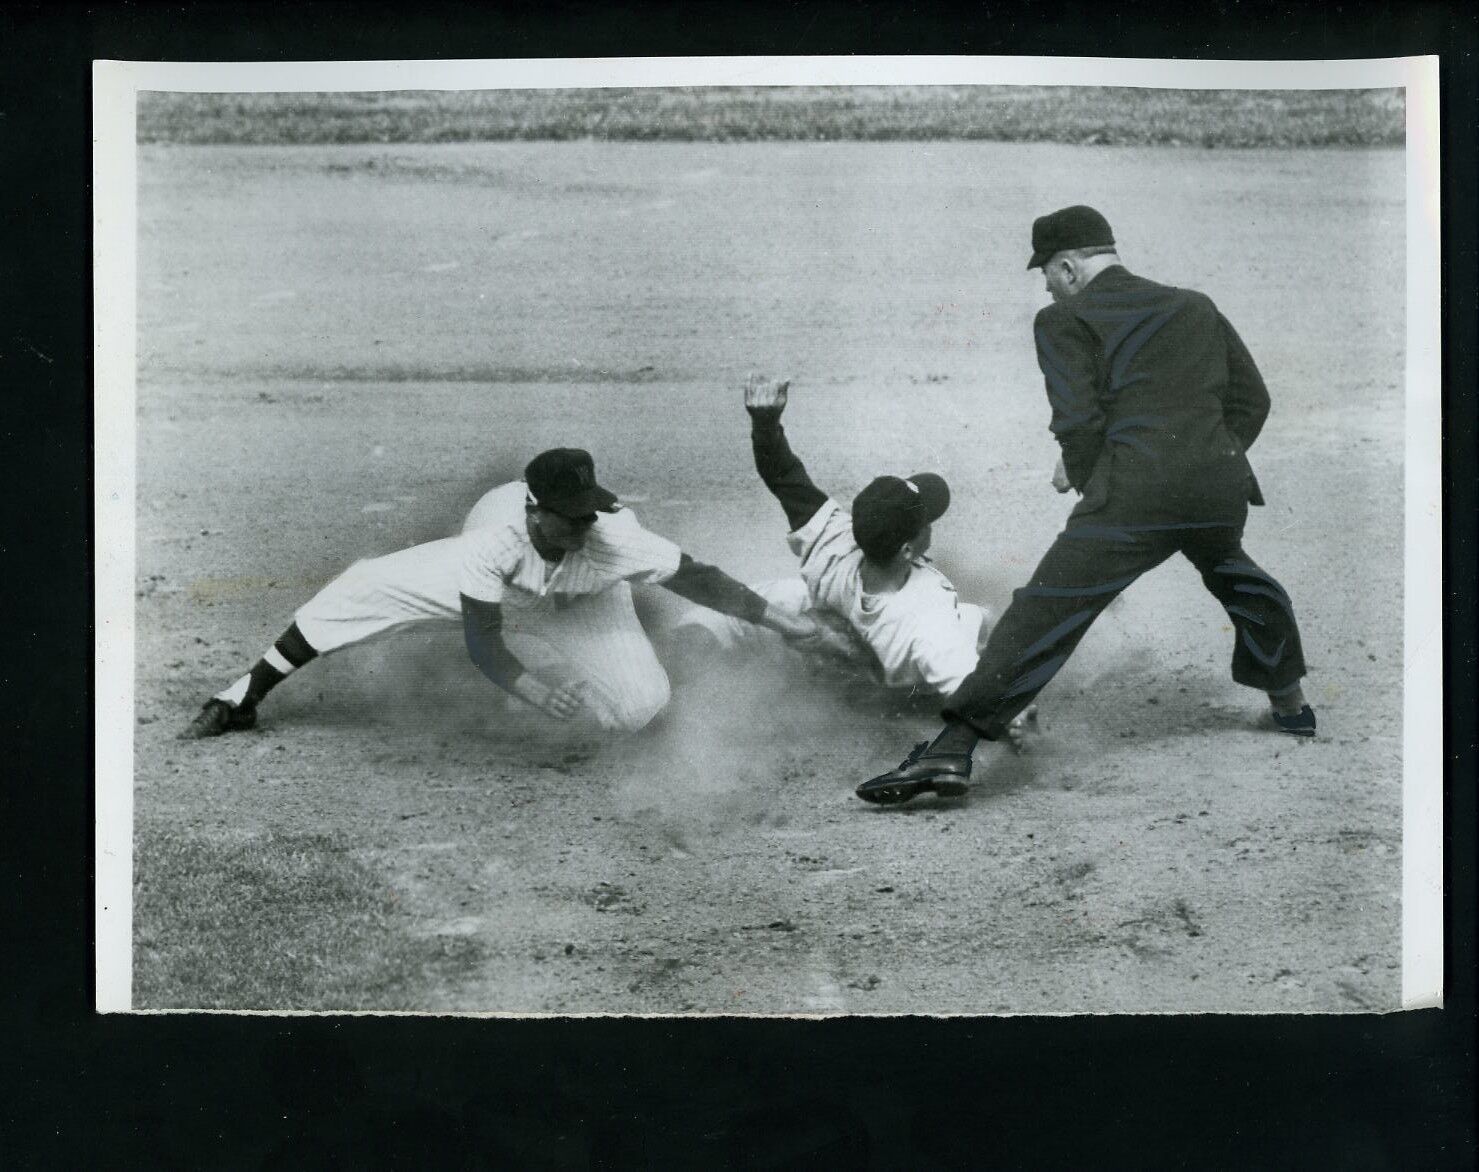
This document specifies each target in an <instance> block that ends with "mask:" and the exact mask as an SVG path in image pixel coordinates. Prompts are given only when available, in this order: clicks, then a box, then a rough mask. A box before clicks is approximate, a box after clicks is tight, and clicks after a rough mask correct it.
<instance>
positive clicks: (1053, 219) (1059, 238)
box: [1027, 204, 1114, 269]
mask: <svg viewBox="0 0 1479 1172" xmlns="http://www.w3.org/2000/svg"><path fill="white" fill-rule="evenodd" d="M1113 243H1114V233H1113V232H1111V231H1110V229H1109V221H1108V220H1106V219H1105V218H1104V217H1103V216H1101V215H1100V214H1099V213H1098V212H1096V211H1095V210H1094V209H1093V208H1091V207H1087V206H1085V205H1084V204H1074V205H1073V207H1071V208H1059V209H1058V210H1057V211H1056V212H1049V213H1048V214H1047V215H1046V216H1039V217H1038V218H1037V219H1035V220H1033V221H1032V259H1031V260H1029V261H1028V262H1027V267H1028V268H1029V269H1036V268H1041V267H1042V266H1043V265H1044V264H1046V263H1047V261H1048V259H1049V258H1050V257H1051V256H1052V255H1053V254H1054V253H1058V252H1064V251H1066V250H1068V249H1070V248H1098V247H1102V246H1104V245H1111V244H1113Z"/></svg>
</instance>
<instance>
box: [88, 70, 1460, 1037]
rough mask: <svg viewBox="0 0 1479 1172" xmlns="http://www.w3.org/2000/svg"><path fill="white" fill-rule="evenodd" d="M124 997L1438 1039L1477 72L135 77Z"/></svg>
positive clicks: (103, 727)
mask: <svg viewBox="0 0 1479 1172" xmlns="http://www.w3.org/2000/svg"><path fill="white" fill-rule="evenodd" d="M95 69H96V72H95V79H96V82H97V90H96V98H95V101H96V103H97V104H96V106H95V116H96V122H97V127H98V137H97V140H96V146H95V169H96V175H97V180H98V182H97V186H96V189H95V198H96V201H97V203H96V219H97V228H98V232H97V238H96V251H95V264H96V274H97V282H98V283H97V344H98V351H97V361H98V366H97V371H98V373H97V400H96V429H97V430H96V445H97V484H96V532H95V538H96V542H95V544H96V549H97V591H98V593H97V607H98V611H97V631H98V645H97V664H96V667H97V713H96V716H97V729H98V821H97V849H98V854H97V864H98V866H97V883H98V886H97V909H98V911H97V915H98V921H97V931H98V974H97V991H98V1006H99V1008H100V1009H102V1010H105V1011H134V1012H138V1011H204V1010H210V1011H222V1010H228V1011H269V1012H286V1011H310V1012H350V1011H356V1012H357V1011H363V1012H376V1013H434V1014H492V1015H510V1016H521V1017H523V1016H580V1015H654V1016H658V1015H660V1016H690V1015H691V1016H713V1015H726V1016H732V1015H740V1016H766V1017H770V1016H787V1017H825V1016H842V1015H906V1014H907V1015H952V1016H953V1015H967V1016H975V1015H1003V1014H1104V1013H1134V1014H1146V1013H1254V1014H1270V1013H1279V1014H1285V1013H1322V1014H1324V1013H1372V1012H1387V1011H1394V1010H1399V1009H1403V1008H1411V1007H1414V1006H1421V1005H1434V1004H1439V1003H1440V1002H1441V999H1442V986H1441V978H1442V964H1443V954H1442V934H1441V927H1442V908H1441V872H1442V853H1441V846H1442V842H1441V833H1440V817H1441V800H1442V799H1441V794H1442V788H1441V787H1442V777H1441V768H1442V760H1441V742H1440V736H1441V729H1442V689H1441V664H1442V660H1441V651H1442V637H1443V632H1442V624H1441V614H1440V606H1441V596H1440V588H1439V580H1438V571H1437V565H1438V548H1439V536H1438V526H1439V521H1440V514H1439V488H1438V485H1439V480H1438V477H1439V424H1438V397H1439V383H1438V377H1439V372H1438V353H1437V345H1438V339H1439V330H1438V273H1437V261H1438V252H1437V230H1438V225H1437V195H1436V182H1437V174H1438V168H1437V154H1436V127H1437V121H1436V97H1435V92H1436V90H1435V85H1436V65H1435V64H1434V62H1433V60H1432V59H1419V58H1410V59H1394V60H1387V61H1379V62H1378V61H1372V62H1359V61H1350V62H1333V63H1332V62H1327V63H1321V64H1307V63H1298V62H1283V63H1277V64H1264V65H1258V64H1256V63H1243V64H1236V63H1220V64H1219V63H1215V62H1173V61H1166V62H1151V61H1138V62H1114V61H1107V60H1105V61H1097V62H1096V61H1092V60H1083V61H1076V62H1069V61H1068V60H1066V59H1060V60H1054V59H1049V58H1020V59H1006V58H1002V59H992V58H979V59H975V58H960V59H954V60H952V59H938V58H931V59H916V60H914V61H907V60H897V59H869V58H852V59H828V58H813V59H805V58H795V59H788V58H763V59H762V58H754V59H748V58H734V59H713V60H709V61H698V60H687V61H680V60H677V59H674V60H671V61H666V62H665V61H662V60H647V61H639V60H628V61H620V60H617V61H605V62H593V61H590V62H580V61H565V62H537V61H523V62H497V61H489V62H462V63H437V62H425V61H422V62H399V63H395V62H385V63H374V64H358V65H349V64H344V63H337V64H330V63H322V64H319V65H296V66H292V67H284V66H274V67H267V66H248V65H230V64H223V63H218V64H214V65H184V64H176V65H170V64H165V63H155V64H149V65H144V64H131V63H123V62H99V63H98V64H97V65H96V67H95Z"/></svg>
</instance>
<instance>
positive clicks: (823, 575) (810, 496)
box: [679, 375, 1035, 747]
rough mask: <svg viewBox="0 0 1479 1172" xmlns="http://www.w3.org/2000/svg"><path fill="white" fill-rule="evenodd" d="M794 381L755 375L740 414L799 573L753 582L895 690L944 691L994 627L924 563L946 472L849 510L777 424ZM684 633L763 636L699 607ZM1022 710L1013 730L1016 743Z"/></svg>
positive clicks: (723, 643) (879, 485)
mask: <svg viewBox="0 0 1479 1172" xmlns="http://www.w3.org/2000/svg"><path fill="white" fill-rule="evenodd" d="M789 390H790V383H789V382H778V381H775V380H772V379H767V378H764V377H762V376H760V375H751V376H750V377H749V379H748V380H747V381H746V384H745V390H744V396H745V410H746V411H748V412H749V414H750V419H751V432H750V442H751V447H752V449H753V452H754V456H755V468H756V471H758V472H759V473H760V479H761V480H763V481H764V482H765V486H766V487H767V488H768V489H770V491H771V493H772V494H773V495H774V496H775V498H776V499H777V500H778V501H779V502H780V505H781V508H782V509H783V510H784V511H785V514H786V521H787V523H788V525H789V526H790V532H789V534H788V536H787V541H788V543H789V544H790V547H791V549H792V551H793V552H794V553H795V554H796V556H797V557H798V558H800V560H801V567H800V568H801V574H800V576H799V577H796V578H782V579H778V580H775V581H770V582H762V583H759V584H757V585H756V586H755V587H754V589H755V591H756V593H758V594H759V595H760V596H761V597H762V598H764V599H765V600H766V602H767V603H768V604H769V605H770V606H771V607H772V608H773V609H775V610H776V611H778V612H782V613H786V614H790V615H793V616H795V617H797V618H810V619H813V620H815V621H816V622H817V624H818V625H819V626H820V627H821V628H822V629H823V631H824V632H825V633H826V634H825V636H824V637H822V638H820V639H813V640H811V641H810V643H809V647H810V648H816V647H819V646H820V647H825V648H826V649H827V650H829V651H832V652H834V653H838V654H841V655H842V656H843V657H845V658H847V659H849V660H850V661H851V662H853V663H855V664H858V665H860V666H863V667H865V668H867V669H869V670H871V671H872V672H873V673H874V674H875V675H876V676H877V677H878V678H879V679H880V680H881V682H882V683H883V684H884V685H885V686H886V687H889V688H896V689H901V690H905V689H907V690H909V691H910V692H912V693H914V694H915V695H921V696H936V697H938V696H948V695H949V694H950V693H952V692H954V691H955V689H956V688H958V687H959V686H960V684H961V681H963V680H964V679H965V678H966V676H968V675H969V674H970V673H971V671H972V670H973V669H974V667H975V665H976V661H977V657H978V654H979V649H980V648H981V647H983V646H985V643H986V639H987V636H988V635H989V634H990V631H991V618H990V614H989V613H988V611H987V610H986V609H985V608H984V607H981V606H977V605H975V604H974V603H970V602H962V601H961V600H960V597H959V596H958V595H957V593H956V590H955V587H954V586H953V585H952V584H951V582H950V580H949V579H948V578H947V577H945V575H944V574H942V573H941V572H940V571H939V570H938V569H936V568H935V567H934V565H932V564H931V563H930V561H929V559H928V558H927V557H926V556H925V555H926V553H927V552H928V550H929V548H930V541H931V537H932V533H933V530H932V526H933V524H934V522H936V521H938V520H939V519H940V518H941V517H942V516H943V515H944V513H945V510H946V509H947V508H948V507H949V505H950V489H949V486H948V485H947V484H946V483H945V480H944V478H943V477H940V476H938V475H936V474H935V473H933V472H919V473H916V474H915V475H913V476H910V477H908V478H901V477H898V476H879V477H877V478H876V479H874V480H873V481H872V482H871V483H870V484H868V486H867V487H866V488H864V489H863V490H862V492H860V493H858V495H857V496H856V497H855V498H854V499H853V502H852V509H851V512H849V511H848V510H845V509H843V507H842V506H841V505H840V504H838V503H837V501H835V500H833V499H832V498H831V497H830V496H828V495H827V493H825V492H823V491H822V490H821V489H820V488H818V487H817V486H816V485H815V484H814V483H812V480H811V477H810V476H809V475H808V474H807V471H806V469H805V467H804V466H803V465H802V463H801V461H800V460H799V459H797V457H796V456H795V454H794V453H793V452H792V451H791V448H790V445H789V443H788V442H787V440H786V433H785V429H784V428H783V427H782V426H781V415H782V413H783V412H784V411H785V409H786V402H787V398H788V395H789ZM679 630H680V631H681V632H684V633H685V634H689V633H692V632H695V631H699V630H701V631H704V632H707V634H708V635H709V636H710V637H711V638H712V640H713V641H714V642H716V643H717V644H718V645H719V646H720V647H723V648H726V649H727V648H732V647H736V646H739V645H741V644H743V643H745V642H748V641H750V640H752V639H754V638H755V636H757V635H759V634H761V633H762V632H760V631H758V630H757V628H756V627H755V626H754V625H753V624H751V623H748V622H746V621H744V619H743V618H739V617H733V616H730V617H726V616H724V615H721V614H715V613H713V612H712V611H700V610H697V609H695V610H694V611H692V612H691V613H690V614H688V615H686V616H684V618H683V619H682V620H681V621H680V623H679ZM1034 714H1035V709H1034V710H1032V711H1031V712H1024V713H1022V714H1020V715H1019V716H1018V718H1017V720H1016V721H1015V723H1014V724H1013V725H1012V727H1011V729H1010V730H1009V732H1008V735H1009V737H1010V739H1011V740H1012V742H1013V743H1014V744H1016V745H1018V747H1020V743H1021V741H1020V737H1021V731H1022V723H1023V720H1024V719H1030V718H1031V717H1032V716H1033V715H1034Z"/></svg>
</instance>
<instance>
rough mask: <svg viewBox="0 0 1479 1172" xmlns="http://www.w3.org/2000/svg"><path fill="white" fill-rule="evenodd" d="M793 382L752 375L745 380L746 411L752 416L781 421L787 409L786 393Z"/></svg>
mask: <svg viewBox="0 0 1479 1172" xmlns="http://www.w3.org/2000/svg"><path fill="white" fill-rule="evenodd" d="M790 389H791V381H790V380H789V379H786V380H784V381H781V380H778V379H773V378H766V377H765V376H764V375H763V374H751V375H750V376H749V377H748V378H747V379H745V410H746V411H748V412H749V413H750V414H751V415H757V416H761V417H767V416H768V417H769V418H771V419H779V418H780V417H781V412H782V411H784V410H785V409H786V392H787V391H788V390H790Z"/></svg>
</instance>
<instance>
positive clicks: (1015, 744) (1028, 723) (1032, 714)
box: [1007, 704, 1037, 754]
mask: <svg viewBox="0 0 1479 1172" xmlns="http://www.w3.org/2000/svg"><path fill="white" fill-rule="evenodd" d="M1029 730H1030V731H1033V732H1036V731H1037V705H1036V704H1033V705H1031V706H1029V707H1028V708H1026V709H1024V710H1023V711H1022V712H1021V713H1019V714H1018V715H1017V716H1015V717H1014V718H1013V719H1012V721H1011V723H1010V724H1008V725H1007V743H1008V744H1009V745H1011V746H1012V752H1014V753H1017V754H1022V753H1025V752H1027V733H1028V731H1029Z"/></svg>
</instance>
